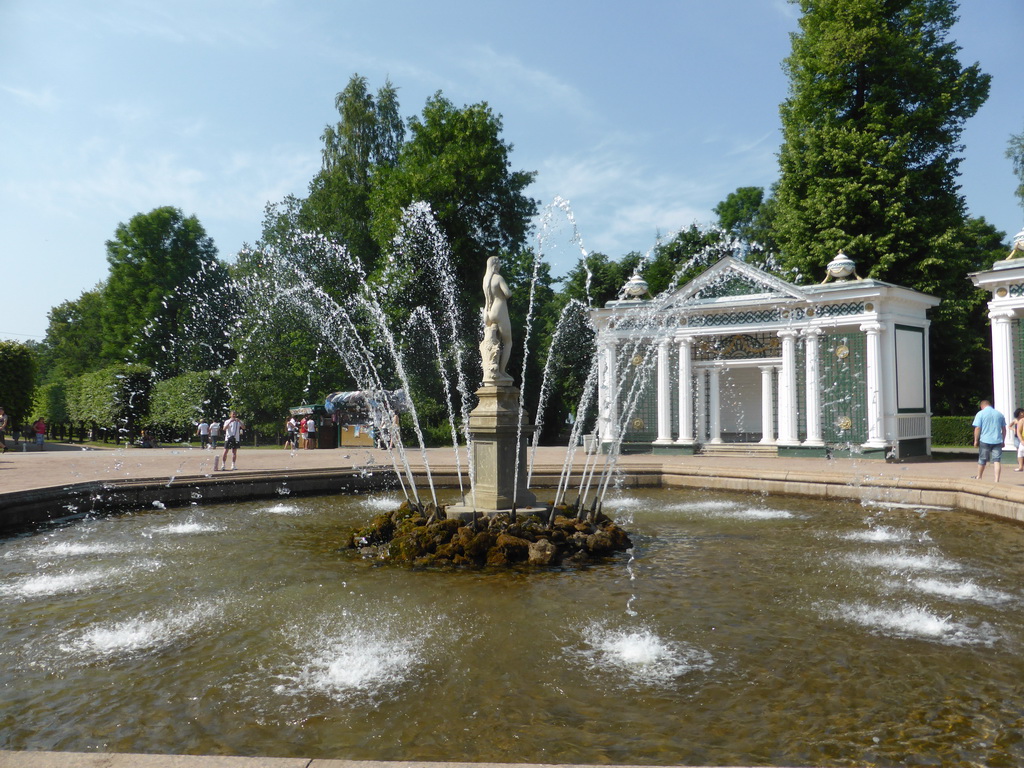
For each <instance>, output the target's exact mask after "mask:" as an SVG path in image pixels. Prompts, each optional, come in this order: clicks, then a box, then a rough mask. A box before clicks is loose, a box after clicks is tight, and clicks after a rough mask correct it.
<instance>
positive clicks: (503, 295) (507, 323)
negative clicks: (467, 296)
mask: <svg viewBox="0 0 1024 768" xmlns="http://www.w3.org/2000/svg"><path fill="white" fill-rule="evenodd" d="M500 269H501V262H500V261H499V260H498V257H497V256H491V257H490V258H489V259H487V271H486V272H484V300H485V302H486V303H485V305H484V334H485V337H486V334H487V331H488V330H489V329H490V328H491V326H494V327H496V328H497V331H498V339H499V340H500V342H501V358H500V360H499V362H498V378H508V374H507V373H506V371H505V366H507V365H508V358H509V356H510V355H511V354H512V321H511V320H510V319H509V316H508V299H509V296H510V295H511V292H510V291H509V289H508V283H506V282H505V278H503V277H502V276H501V273H500V272H499V270H500Z"/></svg>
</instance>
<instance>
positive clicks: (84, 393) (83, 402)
mask: <svg viewBox="0 0 1024 768" xmlns="http://www.w3.org/2000/svg"><path fill="white" fill-rule="evenodd" d="M152 382H153V375H152V370H151V369H150V368H149V367H148V366H145V365H132V364H129V365H121V366H114V367H111V368H104V369H103V370H102V371H96V372H95V373H83V374H82V375H81V376H76V377H75V378H74V379H72V380H71V381H70V382H68V388H67V409H68V416H69V417H70V419H71V420H72V421H74V422H76V423H79V424H81V423H91V422H95V423H96V424H98V425H99V426H100V427H108V428H115V429H117V430H118V431H119V432H123V433H124V434H126V435H127V436H128V439H131V438H132V437H134V435H135V434H136V431H137V425H138V424H139V423H140V421H141V420H142V419H144V418H145V416H146V414H147V413H148V412H149V393H150V389H151V388H152Z"/></svg>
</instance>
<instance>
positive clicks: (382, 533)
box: [348, 504, 632, 568]
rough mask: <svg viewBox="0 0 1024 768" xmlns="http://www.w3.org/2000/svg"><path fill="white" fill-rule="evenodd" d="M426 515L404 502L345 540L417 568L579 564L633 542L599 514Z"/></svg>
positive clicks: (377, 555)
mask: <svg viewBox="0 0 1024 768" xmlns="http://www.w3.org/2000/svg"><path fill="white" fill-rule="evenodd" d="M429 518H430V516H429V515H428V514H425V512H424V511H420V510H419V509H416V508H413V507H411V506H409V505H408V504H403V505H402V507H400V508H399V509H397V510H396V511H395V512H392V513H391V514H389V515H377V516H376V517H375V518H374V519H373V520H372V521H371V523H370V524H369V525H368V526H366V527H364V528H359V529H356V530H355V531H353V533H352V534H351V536H350V537H349V540H348V545H349V547H350V548H353V549H358V550H359V551H360V552H361V553H363V554H365V555H366V556H373V557H374V558H375V559H380V560H390V561H392V562H402V563H407V564H410V565H412V566H413V567H416V568H434V567H438V568H443V567H451V566H467V565H473V566H477V567H482V566H488V567H501V568H504V567H509V566H515V565H527V564H529V565H531V566H535V567H547V566H555V565H559V564H562V563H565V564H569V565H576V566H579V565H585V564H589V563H594V562H601V561H603V560H607V559H608V558H610V557H612V556H613V555H614V554H615V553H616V552H621V551H624V550H626V549H628V548H629V547H631V546H632V542H631V541H630V539H629V536H628V534H627V533H626V532H625V531H624V530H623V529H621V528H619V527H618V526H617V525H615V523H613V522H612V521H611V520H610V519H608V518H607V517H605V516H603V515H599V516H598V518H597V521H594V522H591V521H587V520H578V519H576V517H575V516H570V515H557V516H556V517H555V519H554V521H553V524H552V526H550V527H549V526H548V525H547V524H546V523H545V522H544V521H542V520H541V519H540V518H539V517H536V516H530V517H525V518H524V517H520V518H518V519H516V520H512V518H511V516H510V515H508V514H501V515H496V516H495V517H493V518H488V519H478V520H476V521H474V522H473V523H471V524H463V522H462V521H460V520H458V519H452V520H448V519H445V518H444V517H443V515H442V516H441V518H440V519H437V518H436V517H435V519H433V520H432V521H431V520H430V519H429Z"/></svg>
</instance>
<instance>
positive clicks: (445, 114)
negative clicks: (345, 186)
mask: <svg viewBox="0 0 1024 768" xmlns="http://www.w3.org/2000/svg"><path fill="white" fill-rule="evenodd" d="M501 130H502V123H501V117H500V115H495V114H494V113H493V112H492V111H491V109H490V107H488V106H487V104H486V103H480V104H473V105H471V106H468V107H463V108H461V109H459V108H457V107H456V106H455V105H454V104H452V102H450V101H449V100H448V99H446V98H444V97H443V96H442V95H441V93H440V92H437V93H436V94H434V96H433V97H431V98H430V99H428V100H427V104H426V106H425V107H424V109H423V116H422V118H419V117H412V118H410V119H409V132H410V133H411V138H410V139H409V140H408V141H407V142H406V143H405V144H404V145H403V146H402V148H401V150H400V151H399V153H398V161H397V163H396V164H395V165H394V166H393V167H380V166H378V167H377V176H376V178H375V182H374V185H373V190H372V192H371V195H370V210H371V214H372V218H371V228H372V231H373V235H374V239H375V240H376V241H377V244H378V246H379V247H380V248H381V250H382V251H387V250H390V249H391V248H392V247H393V245H392V243H393V240H394V238H395V236H396V235H397V234H398V233H399V232H400V230H401V225H402V221H403V215H404V213H405V210H406V208H407V207H408V206H409V205H410V204H411V203H413V202H417V201H423V202H426V203H428V204H429V205H430V209H431V211H432V213H433V216H434V218H435V219H436V220H437V223H438V225H439V227H440V229H441V232H442V233H443V235H444V238H445V240H446V242H447V246H448V248H449V249H450V251H451V256H452V271H453V273H454V277H455V281H456V285H457V289H458V300H459V304H460V306H461V307H462V310H463V313H464V319H465V321H466V323H468V322H469V321H470V320H471V319H473V318H475V313H476V307H477V305H478V304H479V303H480V299H479V297H477V294H478V293H479V288H478V286H477V284H478V283H479V281H480V278H481V277H482V276H483V272H484V266H485V264H486V261H487V258H488V257H489V256H497V255H500V254H501V253H515V252H517V251H519V250H520V249H521V248H522V246H523V245H524V244H525V242H526V237H527V234H528V232H529V228H530V220H531V218H532V217H533V215H534V214H535V213H536V210H537V203H536V201H535V200H532V199H531V198H529V197H527V196H526V195H525V194H524V190H525V189H526V187H527V186H528V185H529V184H530V183H531V182H532V181H533V178H534V175H535V174H534V173H531V172H527V171H513V170H511V161H510V159H509V156H510V154H511V152H512V145H510V144H507V143H506V142H505V141H504V140H503V139H502V138H501ZM410 245H411V247H409V248H406V249H402V263H401V265H400V269H399V270H398V271H397V272H396V270H390V271H389V278H388V279H389V280H391V281H394V280H395V279H401V278H403V277H404V281H405V282H404V285H405V287H406V288H407V289H408V291H409V292H410V293H407V294H406V299H407V300H411V301H412V302H413V303H415V304H424V305H426V306H430V307H432V308H435V311H439V309H438V308H437V302H436V297H437V295H438V293H437V291H436V287H435V285H434V284H433V283H432V282H430V281H426V280H424V279H423V277H424V276H427V275H429V274H430V264H431V261H432V260H433V259H434V258H435V250H434V249H435V245H434V244H433V243H431V242H427V241H420V242H415V243H411V244H410Z"/></svg>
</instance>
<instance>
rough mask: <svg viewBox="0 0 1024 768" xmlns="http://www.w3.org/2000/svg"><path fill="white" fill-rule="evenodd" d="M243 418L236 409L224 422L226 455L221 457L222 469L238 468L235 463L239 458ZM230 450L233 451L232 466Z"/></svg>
mask: <svg viewBox="0 0 1024 768" xmlns="http://www.w3.org/2000/svg"><path fill="white" fill-rule="evenodd" d="M244 426H245V425H244V424H242V420H241V419H239V418H238V414H237V413H235V412H234V411H232V412H231V416H229V417H228V420H227V421H225V422H224V455H223V456H221V457H220V468H221V469H236V466H235V463H236V461H237V459H238V444H239V443H240V442H241V440H242V428H243V427H244ZM228 451H231V466H230V467H228Z"/></svg>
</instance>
